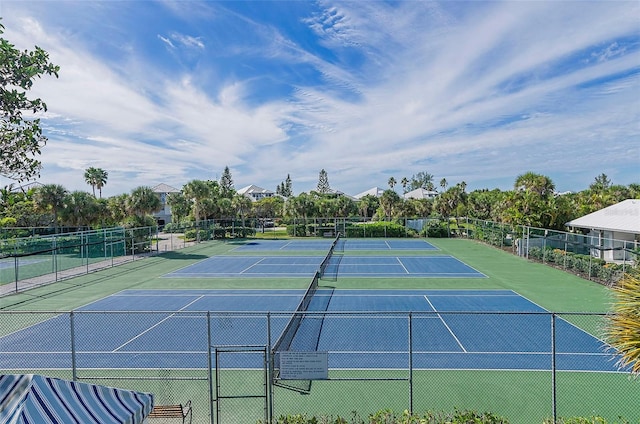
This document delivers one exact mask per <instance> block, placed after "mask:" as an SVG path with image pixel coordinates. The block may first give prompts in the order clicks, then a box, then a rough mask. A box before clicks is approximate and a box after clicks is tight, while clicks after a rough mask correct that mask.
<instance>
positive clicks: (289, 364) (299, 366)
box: [279, 351, 329, 380]
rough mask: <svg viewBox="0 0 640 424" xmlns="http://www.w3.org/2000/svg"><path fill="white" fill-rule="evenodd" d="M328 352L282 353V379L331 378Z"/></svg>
mask: <svg viewBox="0 0 640 424" xmlns="http://www.w3.org/2000/svg"><path fill="white" fill-rule="evenodd" d="M328 356H329V355H328V353H327V352H292V351H286V352H280V376H279V377H280V379H282V380H326V379H328V378H329V365H328V360H327V358H328Z"/></svg>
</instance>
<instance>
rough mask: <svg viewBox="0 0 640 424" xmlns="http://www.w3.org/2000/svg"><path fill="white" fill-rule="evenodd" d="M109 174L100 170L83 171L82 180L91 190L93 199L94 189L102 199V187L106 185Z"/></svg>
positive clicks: (88, 169)
mask: <svg viewBox="0 0 640 424" xmlns="http://www.w3.org/2000/svg"><path fill="white" fill-rule="evenodd" d="M108 176H109V173H108V172H107V171H105V170H104V169H101V168H94V167H90V168H87V169H86V170H85V171H84V180H85V182H86V183H87V184H89V185H90V186H91V188H92V189H93V197H96V188H97V189H98V190H99V192H100V198H102V187H104V186H105V184H107V177H108Z"/></svg>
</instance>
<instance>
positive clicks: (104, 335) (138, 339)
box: [0, 288, 616, 372]
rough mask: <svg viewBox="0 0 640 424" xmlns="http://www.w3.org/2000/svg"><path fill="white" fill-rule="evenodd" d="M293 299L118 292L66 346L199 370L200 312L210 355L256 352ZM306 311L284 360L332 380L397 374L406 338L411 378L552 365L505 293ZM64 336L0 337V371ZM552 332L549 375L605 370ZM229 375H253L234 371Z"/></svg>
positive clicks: (357, 294) (87, 359)
mask: <svg viewBox="0 0 640 424" xmlns="http://www.w3.org/2000/svg"><path fill="white" fill-rule="evenodd" d="M303 294H304V292H303V291H301V290H125V291H123V292H120V293H117V294H114V295H112V296H108V297H106V298H104V299H101V300H99V301H97V302H94V303H91V304H89V305H86V306H85V307H83V308H80V309H78V310H77V311H76V312H75V313H74V319H73V325H74V327H75V331H76V332H77V333H78V334H83V335H84V337H83V338H82V339H80V340H75V341H74V343H75V349H76V359H75V360H76V362H77V364H79V365H86V366H90V367H91V368H97V369H99V368H127V369H148V368H150V369H156V368H177V369H179V368H185V369H192V368H206V367H207V355H206V352H207V345H206V341H207V337H204V336H203V334H204V335H206V334H207V331H208V330H207V325H208V324H207V315H206V314H205V313H204V311H211V312H210V314H211V315H210V323H209V325H210V329H211V341H212V344H213V345H219V346H226V345H267V343H268V338H269V333H268V330H267V329H268V328H270V329H271V338H272V340H275V338H276V337H278V336H279V335H280V334H281V333H282V332H283V330H284V328H285V326H286V325H287V323H288V322H289V320H290V318H291V313H289V314H283V313H276V314H274V315H273V316H270V317H269V323H268V322H267V321H268V320H267V315H266V312H269V311H295V310H296V306H297V305H298V303H299V302H300V299H301V297H302V296H303ZM310 302H311V303H310V304H309V309H308V312H307V313H306V314H305V316H304V318H303V319H302V320H301V322H300V325H299V328H297V329H296V334H295V336H294V337H293V340H292V342H291V346H290V347H289V349H291V350H299V351H309V350H318V351H327V352H329V367H330V368H331V369H402V368H406V366H407V360H408V351H409V337H408V334H409V331H411V345H412V347H411V350H412V352H413V358H412V360H413V366H414V367H415V369H452V370H455V369H475V370H507V369H508V370H548V369H550V366H551V350H550V348H551V336H550V331H549V329H550V326H551V315H550V314H548V313H546V311H545V310H544V309H543V308H541V307H539V306H537V305H536V304H534V303H533V302H531V301H529V300H527V299H525V298H524V297H522V296H520V295H518V294H517V293H515V292H513V291H511V290H399V291H389V290H340V291H336V290H333V289H331V288H319V289H318V290H317V291H316V292H315V295H314V296H313V297H312V298H311V300H310ZM103 311H109V312H108V313H107V312H103ZM115 311H119V312H128V313H117V312H115ZM132 311H135V312H132ZM143 311H148V312H146V313H145V312H143ZM325 311H326V313H325ZM462 311H464V312H462ZM409 312H411V330H409V319H408V318H409V315H408V313H409ZM70 325H71V323H70V320H69V317H68V316H66V315H59V316H56V317H52V318H51V319H49V320H46V321H44V322H41V323H38V324H35V325H32V326H31V327H28V328H26V329H23V330H20V331H17V332H14V333H12V334H9V335H7V336H5V337H2V338H0V351H2V352H3V355H2V357H1V358H0V367H2V368H5V369H18V368H29V369H39V368H46V369H56V368H65V367H69V366H70V365H71V364H70V361H71V359H70V352H69V346H70V344H69V334H70V331H71V329H70ZM555 325H556V339H557V340H558V343H557V346H556V354H557V358H558V359H557V364H556V366H557V369H558V370H572V371H606V372H614V371H616V368H615V365H614V363H613V362H612V361H611V359H612V356H611V354H610V353H607V352H605V350H604V346H603V343H602V342H601V341H600V340H598V339H596V338H594V337H593V336H591V335H590V334H588V333H586V332H584V331H583V330H581V329H579V328H577V327H575V326H573V325H572V324H570V323H569V322H568V321H565V320H563V319H557V321H556V323H555ZM346 335H348V337H346ZM87 336H89V337H87ZM228 365H229V366H230V367H232V368H251V367H253V366H255V367H256V368H257V367H258V366H259V364H251V363H247V362H242V361H240V362H237V363H231V364H228Z"/></svg>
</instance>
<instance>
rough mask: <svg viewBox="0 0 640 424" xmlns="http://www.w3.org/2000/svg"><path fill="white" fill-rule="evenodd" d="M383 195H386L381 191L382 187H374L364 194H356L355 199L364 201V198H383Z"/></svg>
mask: <svg viewBox="0 0 640 424" xmlns="http://www.w3.org/2000/svg"><path fill="white" fill-rule="evenodd" d="M382 193H384V190H383V189H381V188H380V187H372V188H370V189H369V190H367V191H363V192H362V193H359V194H356V195H355V196H353V197H355V198H356V199H362V198H363V197H364V196H375V197H380V196H382Z"/></svg>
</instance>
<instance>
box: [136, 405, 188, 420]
mask: <svg viewBox="0 0 640 424" xmlns="http://www.w3.org/2000/svg"><path fill="white" fill-rule="evenodd" d="M187 416H189V421H187ZM147 418H149V419H155V418H157V419H165V418H180V419H181V420H182V422H183V423H186V422H189V423H191V420H192V418H193V416H192V414H191V401H188V402H187V403H186V404H184V405H179V404H178V405H156V406H154V407H153V409H152V410H151V412H150V413H149V416H148V417H147ZM149 422H150V423H151V422H153V421H149Z"/></svg>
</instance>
